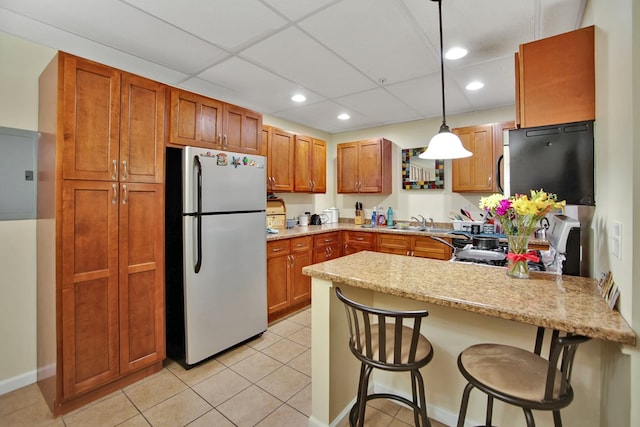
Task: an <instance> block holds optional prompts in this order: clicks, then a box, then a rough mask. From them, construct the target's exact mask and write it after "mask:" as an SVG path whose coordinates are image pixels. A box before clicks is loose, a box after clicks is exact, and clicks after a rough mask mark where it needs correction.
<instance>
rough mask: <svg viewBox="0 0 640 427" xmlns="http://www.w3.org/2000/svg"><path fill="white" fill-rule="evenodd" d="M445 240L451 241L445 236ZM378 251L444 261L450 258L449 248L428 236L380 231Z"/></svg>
mask: <svg viewBox="0 0 640 427" xmlns="http://www.w3.org/2000/svg"><path fill="white" fill-rule="evenodd" d="M445 240H447V241H449V242H451V240H450V239H446V238H445ZM378 252H384V253H388V254H396V255H407V256H417V257H420V258H431V259H440V260H445V261H446V260H449V259H451V248H450V247H448V246H447V245H445V244H443V243H440V242H438V241H436V240H433V239H432V238H430V237H428V236H406V235H397V234H386V233H380V234H379V235H378Z"/></svg>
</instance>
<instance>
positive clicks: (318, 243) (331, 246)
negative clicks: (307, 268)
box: [313, 231, 342, 264]
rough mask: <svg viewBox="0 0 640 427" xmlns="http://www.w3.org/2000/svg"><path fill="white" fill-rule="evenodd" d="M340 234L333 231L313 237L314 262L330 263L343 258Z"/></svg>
mask: <svg viewBox="0 0 640 427" xmlns="http://www.w3.org/2000/svg"><path fill="white" fill-rule="evenodd" d="M341 249H342V245H341V244H340V232H339V231H332V232H330V233H324V234H319V235H315V236H313V262H314V264H315V263H318V262H322V261H329V260H330V259H335V258H339V257H341V256H342V251H341Z"/></svg>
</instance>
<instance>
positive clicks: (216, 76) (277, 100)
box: [198, 58, 324, 113]
mask: <svg viewBox="0 0 640 427" xmlns="http://www.w3.org/2000/svg"><path fill="white" fill-rule="evenodd" d="M198 77H200V78H201V79H203V80H207V81H210V82H212V83H215V84H216V85H219V86H223V87H226V88H228V89H230V90H233V91H235V92H237V93H250V94H251V97H252V98H254V99H256V100H257V103H258V105H260V106H261V111H262V112H263V113H271V112H273V111H279V110H284V109H288V108H293V107H296V106H300V105H304V104H297V103H295V102H293V101H292V100H291V96H293V95H294V94H296V93H303V94H304V95H305V96H306V97H307V101H306V104H313V103H316V102H319V101H323V100H324V98H323V97H321V96H319V95H317V94H315V93H313V92H311V91H309V90H307V89H305V88H302V87H300V86H299V85H297V84H296V83H294V82H291V81H289V80H287V79H284V78H282V77H279V76H277V75H275V74H273V73H271V72H269V71H267V70H265V69H263V68H260V67H258V66H256V65H254V64H252V63H250V62H248V61H245V60H243V59H240V58H231V59H229V60H227V61H224V62H221V63H220V64H217V65H215V66H213V67H211V68H209V69H207V70H205V71H203V72H202V73H200V75H199V76H198Z"/></svg>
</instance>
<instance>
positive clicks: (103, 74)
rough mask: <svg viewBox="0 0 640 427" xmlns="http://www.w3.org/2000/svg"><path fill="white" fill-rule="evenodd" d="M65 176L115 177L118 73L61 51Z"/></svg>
mask: <svg viewBox="0 0 640 427" xmlns="http://www.w3.org/2000/svg"><path fill="white" fill-rule="evenodd" d="M61 56H62V58H63V60H64V63H63V105H62V108H63V111H62V122H63V125H62V126H63V135H64V136H63V159H62V163H63V166H62V175H63V177H64V178H65V179H88V180H101V181H117V180H118V161H119V159H118V139H119V137H120V132H119V130H120V72H119V71H118V70H115V69H113V68H110V67H107V66H104V65H100V64H96V63H94V62H91V61H87V60H83V59H80V58H77V57H75V56H71V55H66V54H61Z"/></svg>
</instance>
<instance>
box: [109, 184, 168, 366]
mask: <svg viewBox="0 0 640 427" xmlns="http://www.w3.org/2000/svg"><path fill="white" fill-rule="evenodd" d="M119 204H120V226H119V236H120V239H119V252H120V266H119V270H120V275H119V289H120V372H121V373H126V372H129V371H133V370H136V369H138V368H142V367H144V366H148V365H150V364H152V363H154V362H158V361H161V360H163V359H164V357H165V334H164V238H163V236H164V194H163V186H162V185H161V184H121V190H120V198H119Z"/></svg>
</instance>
